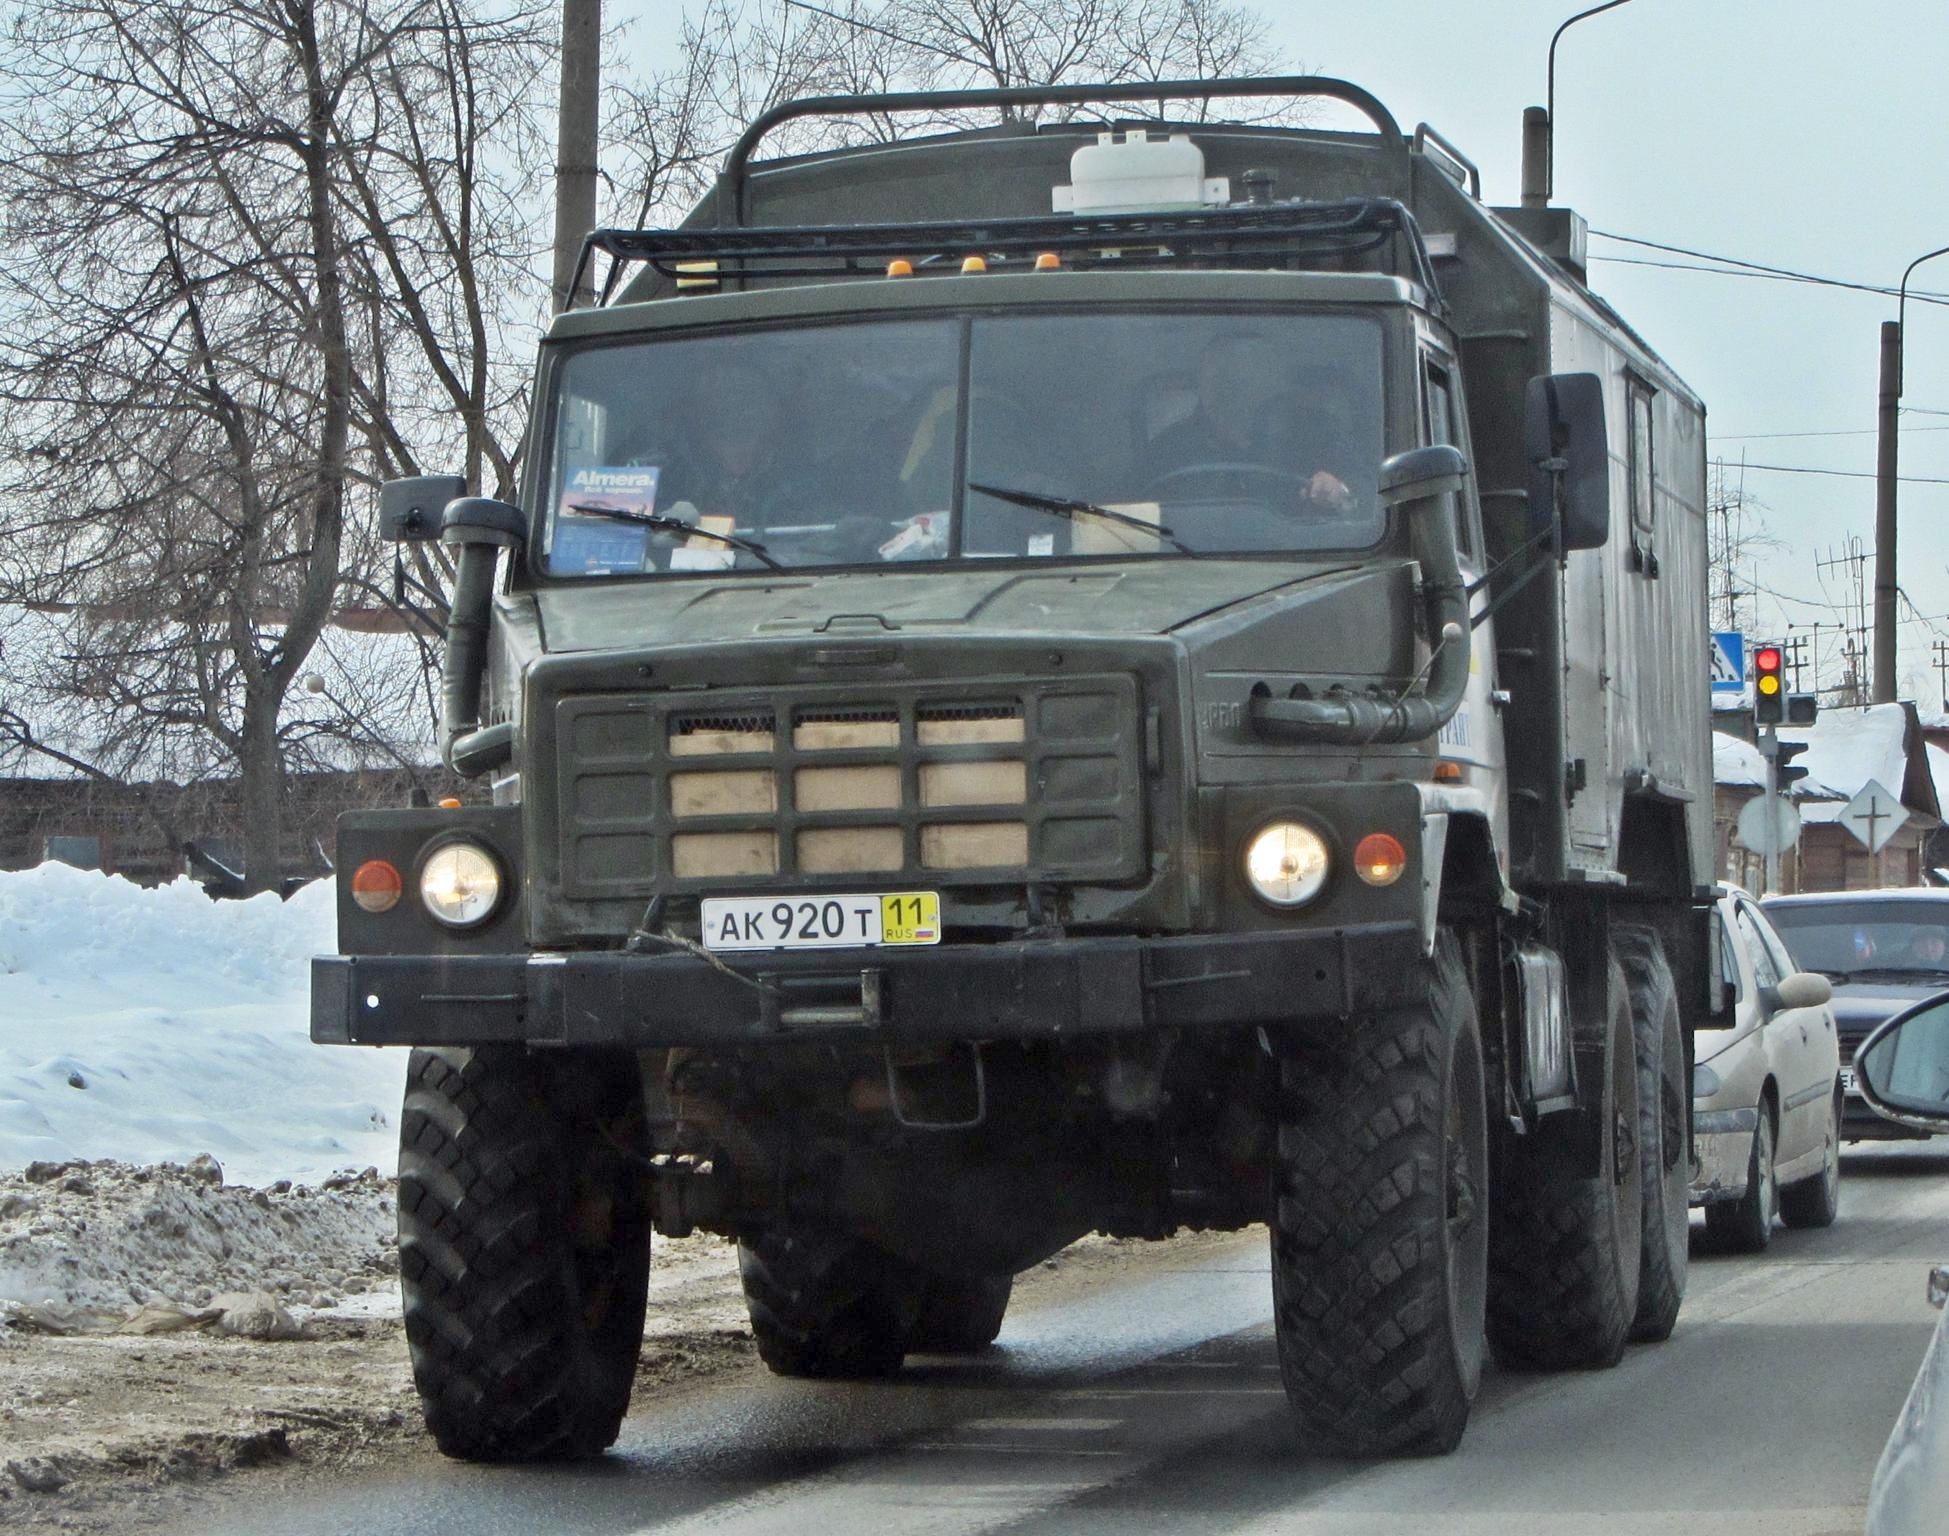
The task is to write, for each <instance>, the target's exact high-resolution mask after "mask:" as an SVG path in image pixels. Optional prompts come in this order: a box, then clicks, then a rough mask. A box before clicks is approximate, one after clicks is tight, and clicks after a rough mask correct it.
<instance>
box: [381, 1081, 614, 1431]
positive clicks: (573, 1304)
mask: <svg viewBox="0 0 1949 1536" xmlns="http://www.w3.org/2000/svg"><path fill="white" fill-rule="evenodd" d="M640 1084H641V1079H640V1077H639V1075H638V1072H637V1070H636V1066H635V1063H634V1062H633V1061H632V1060H630V1059H629V1058H627V1057H622V1056H613V1055H607V1054H604V1055H593V1054H568V1053H563V1054H560V1055H552V1056H538V1055H530V1054H528V1053H527V1052H526V1051H525V1050H523V1049H521V1048H520V1047H518V1046H505V1047H504V1046H496V1047H488V1048H482V1049H477V1050H458V1049H456V1050H416V1051H414V1052H413V1055H412V1060H411V1062H410V1063H409V1065H408V1067H407V1077H406V1104H405V1110H404V1113H403V1114H402V1116H401V1119H400V1128H399V1138H400V1147H399V1270H400V1285H401V1290H402V1293H403V1297H404V1303H405V1316H406V1340H407V1344H408V1346H409V1347H410V1349H411V1352H412V1359H413V1380H414V1384H415V1385H416V1386H417V1387H418V1388H419V1395H420V1402H421V1404H422V1406H423V1408H424V1410H425V1413H426V1425H427V1428H428V1429H429V1430H430V1431H431V1432H432V1434H433V1438H434V1441H435V1443H437V1444H438V1445H439V1447H440V1449H441V1450H442V1451H444V1452H446V1454H447V1455H449V1456H455V1457H459V1458H461V1459H463V1460H466V1461H564V1460H572V1459H576V1458H581V1457H588V1456H596V1455H600V1454H601V1452H602V1451H603V1449H604V1448H605V1447H607V1446H608V1445H610V1444H611V1443H612V1442H613V1441H614V1440H615V1438H616V1431H617V1429H618V1428H619V1426H620V1425H621V1424H622V1419H623V1414H624V1413H625V1412H626V1411H627V1409H628V1407H629V1389H630V1384H631V1382H632V1380H633V1379H634V1377H635V1374H636V1358H637V1353H638V1351H639V1350H640V1348H641V1346H642V1342H643V1307H644V1302H645V1298H646V1296H647V1294H648V1284H649V1264H650V1198H649V1180H648V1175H647V1170H646V1168H645V1166H644V1165H643V1164H642V1163H641V1162H640V1161H638V1160H636V1159H635V1158H633V1157H631V1156H630V1155H629V1154H628V1153H627V1152H626V1151H624V1150H623V1146H622V1144H621V1143H622V1139H623V1138H624V1137H625V1136H626V1135H627V1134H628V1127H629V1123H630V1122H631V1121H632V1120H633V1119H635V1118H637V1117H638V1115H639V1114H640V1098H641V1092H642V1090H641V1086H640Z"/></svg>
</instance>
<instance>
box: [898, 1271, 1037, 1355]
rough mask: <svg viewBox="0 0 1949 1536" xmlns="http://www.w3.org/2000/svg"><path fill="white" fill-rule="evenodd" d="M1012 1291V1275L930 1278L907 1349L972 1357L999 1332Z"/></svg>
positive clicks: (921, 1294) (932, 1276) (918, 1352)
mask: <svg viewBox="0 0 1949 1536" xmlns="http://www.w3.org/2000/svg"><path fill="white" fill-rule="evenodd" d="M1014 1289H1015V1277H1014V1276H1013V1275H973V1276H955V1277H949V1276H945V1275H931V1276H929V1277H928V1279H927V1282H926V1284H925V1286H924V1287H923V1289H922V1290H921V1293H920V1315H919V1316H918V1317H917V1318H915V1320H914V1326H913V1329H912V1331H911V1332H910V1333H909V1334H908V1335H907V1348H908V1349H910V1350H913V1351H914V1352H915V1353H917V1354H923V1355H971V1354H973V1353H974V1352H975V1351H976V1350H981V1349H986V1348H987V1347H988V1346H989V1345H990V1344H992V1343H994V1342H995V1336H996V1335H997V1334H999V1333H1000V1332H1001V1331H1002V1316H1003V1314H1004V1313H1006V1312H1007V1311H1008V1298H1009V1295H1010V1293H1011V1292H1013V1291H1014Z"/></svg>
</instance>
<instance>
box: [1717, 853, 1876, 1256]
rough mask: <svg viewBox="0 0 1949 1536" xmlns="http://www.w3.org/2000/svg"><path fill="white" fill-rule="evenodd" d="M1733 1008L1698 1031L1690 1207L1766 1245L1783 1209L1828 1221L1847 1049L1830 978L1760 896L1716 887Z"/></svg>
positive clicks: (1737, 1246)
mask: <svg viewBox="0 0 1949 1536" xmlns="http://www.w3.org/2000/svg"><path fill="white" fill-rule="evenodd" d="M1718 908H1719V933H1720V943H1719V963H1720V970H1721V975H1722V977H1723V979H1724V981H1725V984H1726V997H1725V1004H1726V1006H1725V1007H1724V1009H1723V1010H1722V1011H1721V1012H1720V1013H1719V1014H1717V1015H1715V1016H1714V1017H1712V1018H1711V1019H1709V1020H1707V1021H1706V1022H1707V1025H1709V1026H1710V1027H1701V1028H1700V1029H1699V1031H1698V1034H1697V1040H1696V1048H1695V1058H1694V1059H1695V1065H1694V1067H1693V1069H1692V1204H1693V1205H1702V1206H1704V1207H1705V1221H1706V1230H1707V1233H1708V1234H1709V1236H1710V1237H1711V1238H1712V1239H1713V1240H1714V1242H1715V1243H1716V1244H1717V1245H1718V1246H1720V1247H1722V1248H1728V1249H1732V1250H1734V1251H1737V1252H1744V1253H1756V1252H1758V1251H1760V1250H1761V1249H1763V1248H1765V1247H1766V1245H1767V1244H1768V1243H1769V1242H1771V1241H1772V1237H1773V1223H1774V1218H1775V1217H1776V1216H1777V1217H1779V1218H1781V1219H1784V1220H1785V1222H1786V1223H1787V1225H1788V1226H1793V1227H1825V1226H1828V1225H1829V1224H1831V1223H1832V1222H1833V1220H1834V1216H1835V1213H1836V1212H1837V1211H1838V1210H1839V1208H1840V1198H1841V1116H1842V1113H1843V1100H1842V1083H1841V1053H1840V1044H1839V1035H1838V1032H1837V1031H1836V1028H1835V1022H1834V1010H1833V1008H1832V1007H1831V1006H1830V1003H1829V999H1830V997H1831V996H1832V992H1833V989H1832V987H1831V986H1830V985H1829V983H1828V981H1827V978H1826V977H1824V976H1821V975H1818V974H1816V973H1814V972H1809V971H1801V970H1797V969H1796V968H1795V966H1794V963H1793V961H1792V960H1791V959H1790V958H1789V957H1788V954H1787V948H1786V945H1785V944H1783V943H1782V942H1781V941H1780V936H1779V934H1777V933H1776V932H1774V930H1773V925H1772V924H1771V923H1769V922H1768V921H1767V920H1766V915H1765V914H1764V913H1763V912H1761V911H1760V909H1759V906H1758V904H1757V903H1756V902H1754V900H1753V898H1752V897H1751V896H1749V895H1747V894H1746V892H1744V891H1742V890H1738V889H1736V888H1734V887H1731V886H1721V887H1719V891H1718Z"/></svg>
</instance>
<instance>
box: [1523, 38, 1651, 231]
mask: <svg viewBox="0 0 1949 1536" xmlns="http://www.w3.org/2000/svg"><path fill="white" fill-rule="evenodd" d="M1629 3H1630V0H1604V4H1602V5H1593V6H1591V7H1590V9H1589V10H1585V11H1579V12H1577V14H1576V15H1574V16H1572V17H1570V18H1569V20H1567V21H1565V22H1564V23H1563V25H1562V26H1560V27H1558V28H1557V29H1556V31H1554V32H1552V33H1551V34H1550V62H1549V69H1548V72H1547V79H1546V80H1545V82H1544V97H1543V99H1544V101H1545V102H1546V103H1547V105H1546V106H1545V107H1544V108H1543V115H1542V118H1541V119H1540V121H1539V120H1538V118H1537V117H1536V108H1534V107H1531V108H1530V109H1529V110H1528V111H1527V112H1525V113H1524V114H1523V206H1524V207H1525V208H1547V207H1549V205H1550V199H1551V197H1552V196H1554V195H1555V193H1556V45H1557V39H1558V38H1560V37H1562V36H1563V34H1564V33H1565V32H1568V31H1569V30H1570V29H1571V28H1572V27H1573V26H1575V25H1576V24H1577V23H1578V22H1580V21H1582V20H1583V19H1584V18H1585V17H1586V16H1595V15H1597V14H1598V13H1600V12H1602V11H1614V10H1616V9H1617V8H1618V7H1619V6H1620V5H1626V4H1629Z"/></svg>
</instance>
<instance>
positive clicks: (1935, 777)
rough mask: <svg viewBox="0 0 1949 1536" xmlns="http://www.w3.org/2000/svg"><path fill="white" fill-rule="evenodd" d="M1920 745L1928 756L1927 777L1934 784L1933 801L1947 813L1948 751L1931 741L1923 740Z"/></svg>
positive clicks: (1948, 785)
mask: <svg viewBox="0 0 1949 1536" xmlns="http://www.w3.org/2000/svg"><path fill="white" fill-rule="evenodd" d="M1922 746H1923V749H1924V751H1925V752H1926V754H1927V758H1928V764H1929V778H1930V779H1931V780H1932V781H1933V782H1934V784H1935V803H1936V804H1937V805H1939V806H1941V807H1942V808H1943V811H1944V812H1945V813H1949V752H1945V751H1943V750H1942V748H1940V747H1938V746H1937V745H1936V744H1935V743H1934V742H1932V741H1925V742H1924V743H1923V744H1922Z"/></svg>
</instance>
